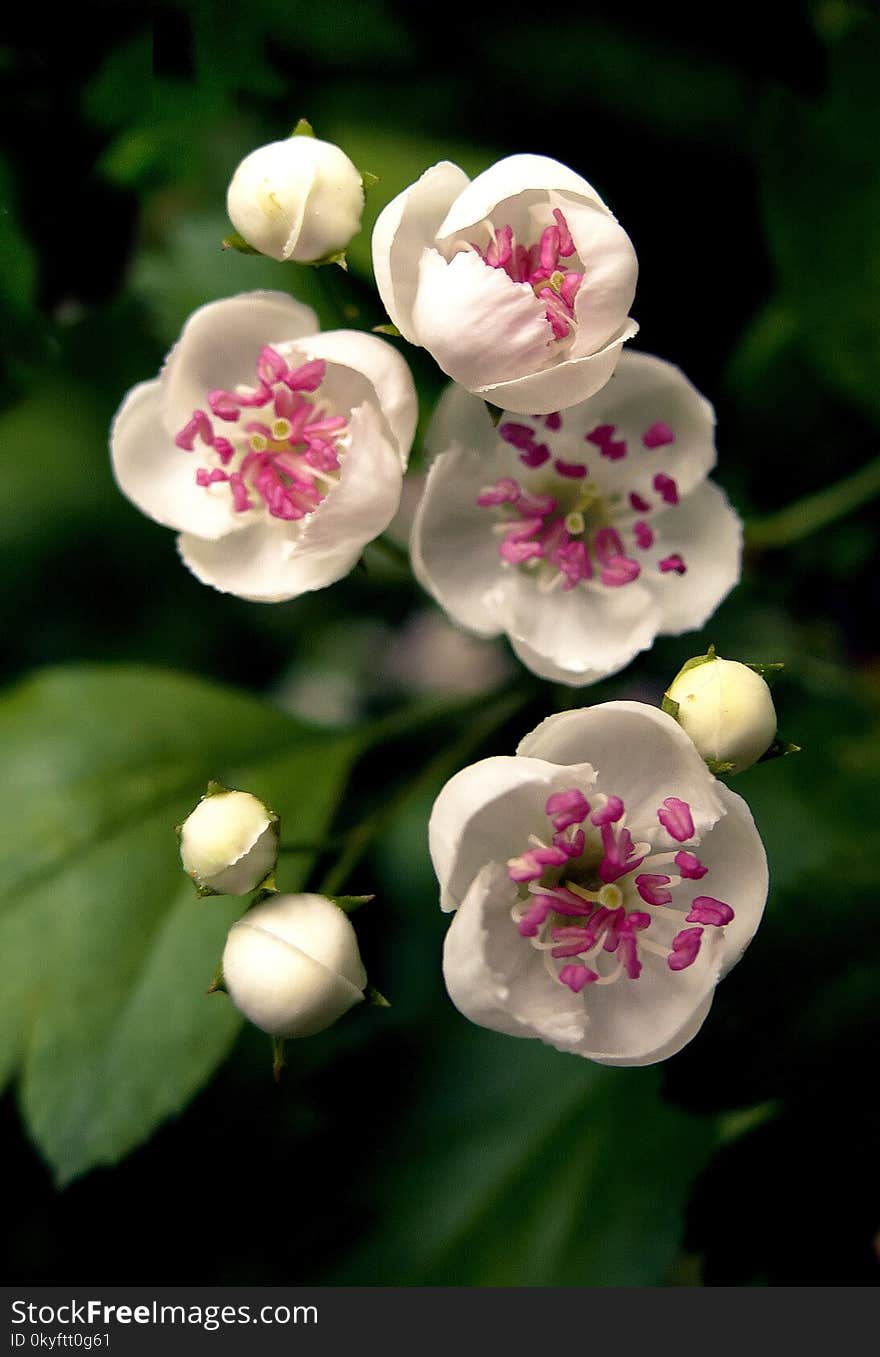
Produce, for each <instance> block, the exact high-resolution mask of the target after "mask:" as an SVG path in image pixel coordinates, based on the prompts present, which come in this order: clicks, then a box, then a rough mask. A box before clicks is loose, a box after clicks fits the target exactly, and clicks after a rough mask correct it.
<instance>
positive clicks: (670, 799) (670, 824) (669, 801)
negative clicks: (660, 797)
mask: <svg viewBox="0 0 880 1357" xmlns="http://www.w3.org/2000/svg"><path fill="white" fill-rule="evenodd" d="M657 819H658V820H659V821H660V823H661V825H662V826H663V828H664V829H665V830H666V832H667V834H669V835H670V836H671V837H672V838H673V839H677V840H678V842H679V843H686V842H687V840H688V839H692V838H693V837H694V820H693V816H692V815H691V808H690V806H689V805H688V803H687V802H686V801H681V800H679V798H678V797H677V796H667V797H666V798H665V799H664V802H663V805H662V806H661V807H660V808H659V810H658V811H657Z"/></svg>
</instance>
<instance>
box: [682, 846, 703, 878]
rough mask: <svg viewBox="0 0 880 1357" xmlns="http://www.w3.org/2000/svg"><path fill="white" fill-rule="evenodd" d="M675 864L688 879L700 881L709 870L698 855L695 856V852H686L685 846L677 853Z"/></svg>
mask: <svg viewBox="0 0 880 1357" xmlns="http://www.w3.org/2000/svg"><path fill="white" fill-rule="evenodd" d="M675 865H676V867H677V868H678V870H679V872H680V873H681V875H682V876H683V877H684V878H685V880H686V881H699V880H700V878H701V877H704V876H705V875H706V873H707V872H708V870H709V868H708V867H705V866H704V865H703V863H702V862H701V861H700V859H699V858H698V857H695V856H694V854H693V853H688V852H686V851H685V850H684V849H683V848H680V849H679V851H678V852H677V853H676V855H675Z"/></svg>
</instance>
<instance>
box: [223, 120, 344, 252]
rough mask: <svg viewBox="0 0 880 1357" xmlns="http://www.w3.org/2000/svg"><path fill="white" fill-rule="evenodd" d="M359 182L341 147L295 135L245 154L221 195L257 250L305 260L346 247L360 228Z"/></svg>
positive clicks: (249, 241)
mask: <svg viewBox="0 0 880 1357" xmlns="http://www.w3.org/2000/svg"><path fill="white" fill-rule="evenodd" d="M363 209H364V189H363V184H362V182H361V176H360V174H359V172H358V170H357V169H356V168H355V166H354V165H353V164H352V163H351V161H350V160H349V158H348V156H347V155H346V154H345V152H344V151H341V150H340V149H339V147H338V146H334V145H333V143H332V142H329V141H319V140H318V138H317V137H310V136H293V137H287V138H286V139H285V140H284V141H273V142H270V144H269V145H268V146H260V147H259V148H258V150H256V151H252V152H251V153H250V155H248V156H245V158H244V160H243V161H242V162H241V164H240V165H239V167H238V169H237V170H236V171H235V174H234V175H233V176H232V181H231V183H230V185H229V190H228V192H227V195H226V210H227V212H228V213H229V219H230V221H231V222H232V224H233V226H234V227H235V229H236V230H237V231H239V232H240V233H241V235H243V236H244V238H245V240H246V241H247V243H248V244H249V245H251V246H252V247H253V248H254V249H255V250H258V251H259V252H260V254H266V255H270V256H271V258H272V259H281V260H283V259H294V260H297V261H298V262H299V263H304V264H310V263H314V262H316V261H317V260H320V259H324V258H325V257H326V256H328V255H333V254H336V253H338V252H339V251H340V250H344V249H345V247H346V245H347V244H348V242H349V241H350V240H351V238H352V236H353V235H355V234H356V232H358V231H359V230H360V228H361V213H362V212H363Z"/></svg>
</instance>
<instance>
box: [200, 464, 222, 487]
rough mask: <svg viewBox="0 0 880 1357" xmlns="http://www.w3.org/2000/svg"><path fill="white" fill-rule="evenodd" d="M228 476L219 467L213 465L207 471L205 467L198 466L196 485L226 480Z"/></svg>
mask: <svg viewBox="0 0 880 1357" xmlns="http://www.w3.org/2000/svg"><path fill="white" fill-rule="evenodd" d="M228 480H229V477H228V476H227V474H226V472H225V471H221V470H220V468H219V467H214V468H213V470H212V471H209V470H208V468H207V467H204V466H200V467H199V469H198V471H197V472H196V485H213V484H214V483H215V481H228Z"/></svg>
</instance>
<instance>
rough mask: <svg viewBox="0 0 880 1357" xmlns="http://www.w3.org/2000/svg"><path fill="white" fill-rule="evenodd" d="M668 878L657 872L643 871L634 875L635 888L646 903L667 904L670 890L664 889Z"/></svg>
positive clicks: (670, 894) (670, 897)
mask: <svg viewBox="0 0 880 1357" xmlns="http://www.w3.org/2000/svg"><path fill="white" fill-rule="evenodd" d="M669 882H670V878H669V877H668V876H663V875H662V874H661V873H658V872H643V873H641V875H640V876H637V877H636V890H637V891H638V893H639V895H640V896H641V897H642V899H643V900H644V902H645V904H646V905H668V904H669V902H670V900H671V899H672V891H669V890H666V889H665V887H666V886H668V885H669Z"/></svg>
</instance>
